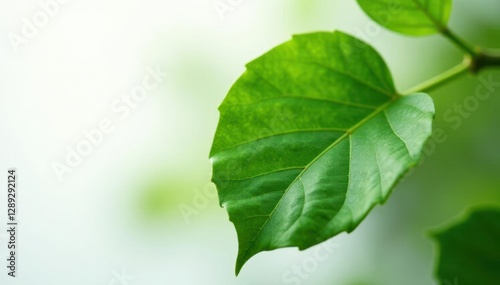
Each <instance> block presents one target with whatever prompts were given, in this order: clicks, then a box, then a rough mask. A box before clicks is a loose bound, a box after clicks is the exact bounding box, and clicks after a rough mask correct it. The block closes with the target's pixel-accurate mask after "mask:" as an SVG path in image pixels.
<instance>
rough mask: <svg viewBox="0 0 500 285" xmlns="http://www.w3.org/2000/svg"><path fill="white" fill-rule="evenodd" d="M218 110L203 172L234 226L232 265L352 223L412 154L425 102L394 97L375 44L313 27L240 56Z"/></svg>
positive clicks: (427, 109)
mask: <svg viewBox="0 0 500 285" xmlns="http://www.w3.org/2000/svg"><path fill="white" fill-rule="evenodd" d="M220 112H221V118H220V121H219V125H218V128H217V132H216V135H215V139H214V143H213V146H212V150H211V160H212V163H213V181H214V182H215V183H216V185H217V188H218V191H219V199H220V203H221V204H222V205H223V206H225V207H226V209H227V211H228V212H229V216H230V219H231V221H232V222H233V223H234V224H235V227H236V230H237V233H238V239H239V252H238V258H237V262H236V273H238V272H239V271H240V269H241V267H242V266H243V264H244V263H245V262H246V261H247V260H248V259H250V258H251V257H252V256H253V255H255V254H257V253H258V252H261V251H265V250H272V249H276V248H281V247H290V246H297V247H299V248H300V249H305V248H308V247H310V246H313V245H315V244H317V243H320V242H322V241H324V240H326V239H328V238H330V237H332V236H334V235H336V234H338V233H340V232H343V231H348V232H350V231H352V230H353V229H354V228H355V227H356V226H357V225H358V224H359V223H360V222H361V220H362V219H363V218H364V217H365V216H366V215H367V214H368V212H369V211H370V209H371V208H372V207H373V206H374V205H375V204H377V203H381V202H383V201H385V200H386V199H387V197H388V195H389V194H390V191H391V189H392V188H393V186H394V185H395V183H396V182H397V180H398V179H399V178H400V177H401V175H403V174H404V173H405V172H406V171H407V170H408V169H409V168H410V167H412V166H414V165H415V164H416V163H417V161H418V160H419V157H420V152H421V149H422V146H423V144H424V142H425V141H426V140H427V138H428V137H429V136H430V134H431V123H432V118H433V114H434V106H433V102H432V100H431V99H430V97H429V96H428V95H426V94H413V95H410V96H405V97H401V96H399V95H398V94H397V92H396V91H395V88H394V85H393V81H392V78H391V75H390V72H389V70H388V68H387V66H386V64H385V63H384V61H383V60H382V58H381V57H380V56H379V55H378V53H377V52H376V51H375V50H374V49H373V48H371V47H370V46H368V45H367V44H365V43H363V42H361V41H359V40H357V39H355V38H353V37H351V36H349V35H347V34H344V33H341V32H335V33H328V32H323V33H312V34H305V35H299V36H295V37H294V38H293V39H292V40H291V41H289V42H287V43H285V44H282V45H280V46H278V47H276V48H274V49H273V50H271V51H269V52H268V53H266V54H265V55H263V56H262V57H260V58H258V59H257V60H255V61H253V62H251V63H250V64H248V65H247V71H246V72H245V73H244V74H243V75H242V76H241V78H240V79H238V81H237V82H236V83H235V85H234V86H233V87H232V89H231V90H230V92H229V94H228V95H227V97H226V99H225V100H224V102H223V103H222V105H221V106H220Z"/></svg>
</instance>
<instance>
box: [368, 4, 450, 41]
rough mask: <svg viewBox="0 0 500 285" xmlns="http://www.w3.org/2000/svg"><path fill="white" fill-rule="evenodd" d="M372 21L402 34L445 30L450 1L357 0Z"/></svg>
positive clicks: (422, 33)
mask: <svg viewBox="0 0 500 285" xmlns="http://www.w3.org/2000/svg"><path fill="white" fill-rule="evenodd" d="M358 3H359V5H360V6H361V8H362V9H363V10H364V11H365V13H366V14H368V16H370V17H371V18H372V19H373V20H374V21H375V22H377V23H379V24H380V25H382V26H384V27H386V28H388V29H390V30H393V31H395V32H399V33H402V34H406V35H412V36H424V35H430V34H435V33H438V32H439V31H443V30H444V29H446V26H447V24H448V19H449V18H450V12H451V6H452V0H358Z"/></svg>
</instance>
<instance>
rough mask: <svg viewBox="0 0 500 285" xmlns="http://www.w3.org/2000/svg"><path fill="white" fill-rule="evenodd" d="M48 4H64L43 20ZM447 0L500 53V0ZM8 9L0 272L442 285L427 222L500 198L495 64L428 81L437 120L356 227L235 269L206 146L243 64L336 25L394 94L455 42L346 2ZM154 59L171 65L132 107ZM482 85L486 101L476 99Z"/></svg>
mask: <svg viewBox="0 0 500 285" xmlns="http://www.w3.org/2000/svg"><path fill="white" fill-rule="evenodd" d="M48 2H52V4H54V3H56V6H57V7H56V6H52V8H50V7H49V10H47V11H52V15H50V16H49V17H48V18H46V19H44V18H43V15H42V14H43V13H47V12H44V11H46V10H44V8H42V6H41V4H40V3H48ZM63 2H64V4H62V3H63ZM454 2H455V5H454V9H453V14H452V18H451V27H452V28H453V29H454V30H455V31H456V32H457V33H458V34H460V35H461V36H462V37H464V38H465V39H467V40H470V41H471V42H474V43H478V44H481V45H484V46H489V47H500V20H499V19H498V13H497V12H498V11H499V9H500V2H499V1H497V0H477V1H465V0H457V1H454ZM214 4H219V5H220V4H225V5H226V6H225V7H226V8H227V7H228V6H227V5H229V6H230V7H231V9H230V10H228V11H226V12H224V13H223V14H220V13H218V12H217V9H216V8H214ZM221 7H222V6H221ZM56 8H57V9H56ZM46 9H47V8H46ZM50 9H52V10H50ZM0 14H1V15H0V32H1V33H2V37H0V131H1V133H2V137H1V142H0V146H1V147H0V170H1V171H2V173H5V174H2V175H1V176H0V181H1V184H2V185H5V186H1V187H0V189H2V191H0V223H1V225H0V229H2V230H1V232H0V257H1V260H4V261H1V262H0V265H1V266H0V268H2V269H1V270H0V284H23V285H32V284H37V285H45V284H47V285H59V284H75V285H80V284H82V285H88V284H110V285H113V284H114V285H143V284H151V285H156V284H181V285H184V284H187V285H191V284H207V285H210V284H217V285H220V284H241V285H243V284H252V285H254V284H259V285H276V284H315V285H326V284H341V285H371V284H376V285H379V284H380V285H392V284H394V285H396V284H406V285H412V284H415V285H417V284H418V285H422V284H424V285H425V284H436V280H435V279H434V277H433V273H434V269H435V268H434V267H435V262H434V253H435V247H434V244H433V242H432V241H431V240H430V239H429V238H428V231H429V230H430V229H432V228H435V227H438V226H440V225H442V224H443V223H446V222H449V221H450V219H451V220H453V219H454V218H455V217H457V216H459V215H460V214H461V213H462V212H463V211H464V210H465V209H467V208H468V207H470V206H472V205H476V206H477V205H484V204H495V203H496V204H498V202H500V191H499V188H500V175H498V174H499V173H500V150H499V148H498V146H499V144H500V131H499V127H498V126H499V123H500V112H499V111H498V110H499V108H500V87H499V86H498V85H499V84H498V82H500V73H499V72H484V73H481V74H480V77H481V78H482V79H478V78H473V77H467V76H466V77H464V78H463V79H462V80H461V81H459V82H455V83H453V84H450V85H448V86H446V87H444V88H441V89H440V90H438V91H437V92H432V96H433V98H434V99H435V102H436V108H437V115H436V121H435V127H436V128H437V129H440V130H442V131H440V133H439V135H438V136H437V137H436V138H434V139H433V140H431V141H430V143H429V145H428V148H427V150H426V155H425V159H424V161H423V164H422V165H421V166H420V167H419V168H417V169H416V170H415V171H413V172H412V173H410V175H409V176H408V177H407V179H405V180H404V181H403V182H402V183H401V184H400V185H399V186H398V187H397V188H396V189H395V191H394V193H393V195H392V197H391V198H390V199H389V201H388V202H387V203H386V204H385V205H384V206H378V207H376V208H375V209H374V210H373V211H372V213H371V214H370V215H369V216H368V218H367V219H366V220H365V221H364V222H363V223H362V224H361V225H360V226H359V227H358V228H357V229H356V230H355V231H354V232H353V233H352V234H349V235H347V234H342V235H340V236H337V237H335V238H333V239H332V240H331V241H330V242H329V243H327V244H326V245H321V246H319V247H313V248H311V249H309V250H306V251H302V252H300V251H298V250H297V249H294V248H291V249H282V250H276V251H273V252H266V253H261V254H259V255H257V256H255V257H254V258H253V259H251V260H250V262H248V263H247V265H246V266H245V267H244V268H243V270H242V272H241V274H240V276H239V277H238V278H236V277H235V276H234V262H235V258H236V253H237V238H236V233H235V230H234V228H233V225H232V224H231V223H230V222H229V221H228V218H227V214H226V212H225V210H224V209H222V208H219V206H218V203H217V197H216V195H215V190H214V186H213V185H211V184H210V183H209V181H210V175H211V170H210V163H209V161H208V153H209V149H210V145H211V140H212V138H213V134H214V131H215V128H216V124H217V120H218V112H217V107H218V105H219V104H220V103H221V102H222V100H223V98H224V96H225V94H226V92H227V91H228V89H229V88H230V86H231V84H232V83H233V82H234V81H235V80H236V79H237V78H238V77H239V76H240V75H241V73H242V72H243V71H244V65H245V63H247V62H248V61H250V60H252V59H253V58H256V57H257V56H259V55H261V54H262V53H264V52H265V51H267V50H269V49H270V48H272V47H274V46H276V45H278V44H280V43H282V42H284V41H286V40H288V39H289V38H290V36H291V35H292V34H296V33H303V32H310V31H319V30H334V29H340V30H343V31H346V32H348V33H351V34H353V35H356V36H358V37H360V38H362V39H364V40H365V41H367V42H369V43H371V44H372V45H373V46H374V47H376V48H377V49H378V50H379V51H380V53H381V54H382V55H383V57H384V58H385V59H386V61H387V63H388V65H389V66H390V68H391V70H392V72H393V76H394V78H395V81H396V84H397V86H398V88H399V90H404V89H407V88H409V87H412V86H413V85H415V84H416V83H419V82H421V81H423V80H425V79H427V78H429V77H431V76H433V75H435V74H438V73H439V72H441V71H443V70H446V69H447V68H449V67H451V66H453V65H455V64H457V63H459V62H460V60H461V54H460V52H459V51H458V50H457V49H456V48H455V47H454V46H452V45H451V44H450V43H448V42H447V41H446V40H445V39H443V38H441V37H439V36H431V37H426V38H409V37H404V36H399V35H396V34H394V33H391V32H389V31H386V30H384V29H383V28H380V27H379V26H377V25H375V24H374V23H373V22H372V21H370V20H369V19H368V18H367V17H366V16H365V15H364V14H363V13H362V11H361V9H360V8H359V7H358V6H357V4H356V2H355V1H354V0H336V1H332V0H329V1H327V0H314V1H312V0H286V1H285V0H278V1H245V0H242V1H236V0H232V1H230V0H221V1H214V0H185V1H171V0H170V1H165V0H163V1H160V0H148V1H139V0H128V1H117V0H109V1H95V0H87V1H78V0H65V1H61V2H60V3H59V2H54V1H49V0H41V1H40V2H39V1H38V0H37V1H31V0H23V1H7V0H0ZM34 18H36V19H35V20H34ZM45 20H46V21H45ZM33 21H37V23H38V24H41V26H40V27H38V28H37V27H35V28H36V29H35V31H34V30H33V29H32V30H29V28H27V27H26V26H27V25H29V24H27V22H31V23H33ZM23 29H24V33H25V34H26V35H28V36H29V38H28V37H24V36H23ZM14 34H15V35H17V36H18V37H23V38H24V40H23V41H22V42H21V43H20V44H19V45H16V44H14V45H13V44H12V43H11V41H12V39H13V37H15V36H13V35H14ZM16 39H17V40H18V41H17V42H18V43H19V38H16ZM151 70H156V71H153V74H158V72H159V71H158V70H160V71H162V72H165V73H166V74H167V76H166V77H165V78H164V79H162V78H161V77H159V80H158V84H157V86H155V88H150V89H151V90H149V91H148V92H147V94H146V95H144V96H142V97H141V100H140V101H135V102H129V103H130V104H131V105H126V104H127V103H126V100H128V99H126V98H127V97H126V96H128V95H129V94H130V93H131V92H135V91H137V90H139V89H138V88H140V87H141V86H142V85H143V78H144V77H145V76H147V75H148V74H149V75H150V74H151ZM491 80H493V81H495V82H497V85H496V86H490V85H489V87H486V86H485V85H484V82H487V81H491ZM482 82H483V83H482ZM479 86H483V87H479ZM478 88H479V89H478ZM478 90H480V92H481V94H483V95H484V93H488V94H490V96H489V98H488V99H485V100H476V99H474V97H475V96H477V92H478ZM485 90H487V91H485ZM122 100H123V101H122ZM464 104H466V105H465V107H466V108H465V107H464V108H465V109H464V110H465V111H458V110H459V109H460V108H459V107H458V105H464ZM113 106H114V107H115V108H118V107H121V108H122V109H121V111H120V112H118V111H117V110H116V109H115V110H114V111H113V109H112V108H113ZM124 106H129V107H124ZM132 106H133V107H132ZM124 108H125V109H127V110H129V112H128V113H125V110H124ZM445 114H447V115H446V116H445ZM102 120H108V122H111V123H112V125H113V128H112V131H110V132H108V133H106V134H104V135H103V138H102V141H100V142H99V143H98V144H97V146H94V147H93V148H92V149H91V150H89V151H88V152H89V153H88V154H87V156H85V157H83V159H82V160H81V161H80V162H79V163H76V164H78V165H75V166H74V167H71V168H68V169H66V170H68V172H67V173H64V174H63V175H62V177H61V178H62V179H61V180H60V179H58V176H57V175H56V173H55V172H54V169H53V166H54V165H55V163H64V164H66V162H65V160H66V156H67V155H68V153H69V152H70V149H73V150H74V149H76V148H77V146H78V145H79V144H82V142H83V143H85V142H84V141H86V137H85V135H84V134H83V133H84V132H86V131H89V132H92V130H94V129H97V128H99V125H100V122H101V121H102ZM9 167H16V168H17V169H18V172H19V195H20V196H19V211H20V212H19V215H18V219H19V221H20V230H19V235H18V246H19V256H18V259H19V267H18V278H16V279H15V280H14V279H12V278H10V277H7V272H6V271H7V270H6V268H5V266H4V263H6V261H5V258H4V257H6V256H7V248H6V244H5V241H6V234H5V230H4V229H3V228H4V225H5V223H6V217H7V215H6V196H7V195H6V191H4V190H5V189H6V179H7V177H6V176H7V175H6V169H7V168H9ZM69 171H71V172H69ZM321 250H323V252H322V253H323V254H324V253H325V252H326V258H325V257H324V255H322V256H323V257H322V258H321V260H319V259H318V258H317V257H315V256H316V255H315V253H316V252H318V251H321ZM299 271H300V273H297V272H299ZM451 281H453V280H450V284H455V283H451ZM458 284H460V283H459V281H458Z"/></svg>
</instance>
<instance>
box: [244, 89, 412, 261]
mask: <svg viewBox="0 0 500 285" xmlns="http://www.w3.org/2000/svg"><path fill="white" fill-rule="evenodd" d="M399 98H402V96H396V97H393V98H392V99H390V100H389V101H388V102H386V103H384V104H383V105H382V106H380V107H379V108H378V109H377V110H375V111H374V112H373V113H371V114H370V115H368V116H367V117H365V118H363V119H362V120H361V121H360V122H359V123H357V124H356V125H354V126H353V127H351V128H350V129H349V130H348V131H347V132H346V133H345V134H343V135H342V136H341V137H339V138H338V139H337V140H336V141H334V142H333V143H332V144H331V145H329V146H328V147H327V148H326V149H325V150H324V151H322V152H321V153H320V154H318V155H317V156H316V157H315V158H314V159H313V160H312V161H311V162H310V163H308V164H307V165H306V166H305V167H304V169H303V170H302V171H301V172H300V173H299V175H297V177H295V179H294V180H293V181H292V182H291V183H290V185H289V186H288V187H287V189H286V190H285V191H284V192H283V195H282V196H281V198H280V199H279V200H278V203H276V206H275V207H274V208H273V210H272V211H271V213H270V214H269V218H268V219H267V220H266V221H265V222H264V224H263V225H262V227H261V228H260V230H259V231H258V232H257V234H256V235H255V236H254V238H253V239H252V241H250V244H249V246H248V247H247V249H246V250H245V252H244V253H243V255H242V256H241V259H243V260H244V259H245V257H246V255H247V254H248V250H249V249H250V248H251V247H252V246H253V245H254V244H255V240H256V239H257V238H258V237H259V236H260V234H261V233H262V230H263V229H264V228H265V227H266V225H267V223H268V222H269V221H270V220H271V217H272V216H273V214H274V212H275V211H276V209H277V208H278V206H279V205H280V203H281V201H282V200H283V198H284V197H285V195H286V193H287V192H288V190H290V187H292V185H294V184H295V182H297V180H298V179H300V178H301V177H302V175H303V174H304V173H305V172H306V171H307V170H308V169H309V167H311V165H313V164H314V163H316V161H317V160H318V159H320V158H321V157H322V156H323V155H324V154H325V153H327V152H328V151H329V150H331V149H332V148H333V147H335V146H336V145H338V144H339V143H340V142H342V141H343V140H344V139H345V138H347V137H349V136H350V135H351V134H353V133H354V132H355V131H356V130H357V129H359V128H360V127H361V126H362V125H364V124H365V123H367V122H368V121H369V120H371V119H372V118H374V117H375V116H377V115H378V114H380V113H381V112H383V111H384V110H386V108H388V107H389V106H391V105H392V104H394V102H396V101H397V100H398V99H399ZM349 153H350V152H349ZM349 172H350V168H349Z"/></svg>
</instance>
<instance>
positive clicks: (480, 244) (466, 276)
mask: <svg viewBox="0 0 500 285" xmlns="http://www.w3.org/2000/svg"><path fill="white" fill-rule="evenodd" d="M434 236H435V238H436V239H437V241H438V242H439V247H440V258H439V264H438V271H437V275H438V277H439V280H440V282H441V284H443V285H448V284H454V283H453V282H455V280H456V282H457V283H458V284H460V285H469V284H470V285H476V284H481V285H496V284H500V209H480V210H476V211H474V212H473V213H471V214H470V215H469V217H468V218H467V219H466V220H464V221H462V222H461V223H459V224H457V225H454V226H452V227H451V228H449V229H446V230H443V231H441V232H439V233H436V234H434Z"/></svg>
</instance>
